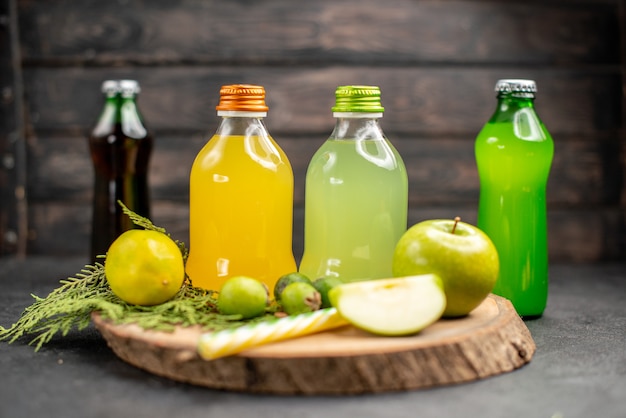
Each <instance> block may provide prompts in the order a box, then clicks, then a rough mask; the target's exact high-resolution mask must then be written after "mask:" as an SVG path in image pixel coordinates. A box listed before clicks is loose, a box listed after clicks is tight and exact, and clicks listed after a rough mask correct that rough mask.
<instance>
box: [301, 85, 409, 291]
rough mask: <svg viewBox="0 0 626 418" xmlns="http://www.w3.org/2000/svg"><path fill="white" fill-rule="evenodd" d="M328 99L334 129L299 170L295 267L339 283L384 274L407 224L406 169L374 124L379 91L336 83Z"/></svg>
mask: <svg viewBox="0 0 626 418" xmlns="http://www.w3.org/2000/svg"><path fill="white" fill-rule="evenodd" d="M335 97H336V99H335V100H336V101H335V106H334V107H333V108H332V110H333V116H334V117H335V128H334V130H333V132H332V133H331V135H330V137H329V138H328V139H327V140H326V142H325V143H324V144H322V146H321V147H320V148H319V149H318V150H317V152H316V153H315V154H314V155H313V157H312V159H311V161H310V163H309V166H308V169H307V173H306V183H305V211H304V254H303V256H302V262H301V263H300V272H301V273H303V274H305V275H307V276H308V277H310V278H311V279H315V278H318V277H324V276H334V277H339V278H340V279H342V280H345V281H352V280H366V279H377V278H384V277H391V275H392V272H391V267H392V259H393V252H394V249H395V246H396V244H397V242H398V240H399V239H400V237H401V236H402V234H403V233H404V232H405V231H406V227H407V207H408V179H407V172H406V168H405V166H404V162H403V161H402V158H401V157H400V155H399V154H398V152H397V151H396V149H395V148H394V147H393V145H392V144H391V143H390V142H389V141H388V139H387V138H386V137H385V134H384V133H383V130H382V129H381V127H380V124H379V119H380V118H381V117H382V116H383V112H384V108H383V107H382V105H381V102H380V89H379V88H378V87H376V86H340V87H338V88H337V89H336V91H335Z"/></svg>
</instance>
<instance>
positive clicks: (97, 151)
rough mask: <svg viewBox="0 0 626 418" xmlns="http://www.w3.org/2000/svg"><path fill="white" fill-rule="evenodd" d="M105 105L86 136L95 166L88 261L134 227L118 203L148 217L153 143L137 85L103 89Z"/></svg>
mask: <svg viewBox="0 0 626 418" xmlns="http://www.w3.org/2000/svg"><path fill="white" fill-rule="evenodd" d="M102 92H103V93H104V95H105V103H104V108H103V110H102V113H101V115H100V118H99V119H98V121H97V123H96V125H95V127H94V128H93V130H92V132H91V134H90V136H89V149H90V153H91V158H92V160H93V164H94V190H93V218H92V231H91V259H92V260H94V261H95V260H96V258H97V256H98V255H102V254H106V252H107V250H108V248H109V246H110V245H111V243H112V242H113V241H114V240H115V239H116V238H117V237H118V236H119V235H120V234H121V233H122V232H124V231H127V230H129V229H131V228H133V227H134V225H133V223H132V222H131V221H130V219H129V218H128V216H127V215H125V214H124V213H123V212H122V208H121V207H120V205H119V204H118V203H117V201H118V200H121V201H122V202H123V203H124V204H125V205H126V206H127V207H128V208H129V209H131V210H132V211H134V212H136V213H137V214H139V215H141V216H145V217H149V216H150V196H149V190H148V165H149V160H150V155H151V153H152V145H153V138H152V135H151V134H150V133H149V132H148V130H147V129H146V126H145V124H144V122H143V118H142V116H141V114H140V112H139V109H138V107H137V103H136V97H137V95H138V94H139V92H140V87H139V83H138V82H137V81H135V80H107V81H105V82H103V83H102Z"/></svg>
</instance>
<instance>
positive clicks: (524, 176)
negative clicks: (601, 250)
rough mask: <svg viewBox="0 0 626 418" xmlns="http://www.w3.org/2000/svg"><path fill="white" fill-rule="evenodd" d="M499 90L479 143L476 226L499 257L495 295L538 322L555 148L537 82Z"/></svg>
mask: <svg viewBox="0 0 626 418" xmlns="http://www.w3.org/2000/svg"><path fill="white" fill-rule="evenodd" d="M495 90H496V92H497V98H498V103H497V106H496V110H495V112H494V114H493V116H492V117H491V119H490V120H489V121H488V122H487V123H486V125H485V126H484V127H483V129H482V130H481V131H480V133H479V134H478V137H477V139H476V143H475V154H476V163H477V166H478V174H479V177H480V199H479V207H478V222H477V224H478V227H479V228H480V229H482V230H483V231H484V232H485V233H486V234H487V235H488V236H489V237H490V238H491V240H492V241H493V243H494V244H495V246H496V248H497V250H498V254H499V258H500V275H499V278H498V281H497V282H496V285H495V288H494V289H493V293H495V294H498V295H500V296H503V297H505V298H507V299H509V300H511V302H512V303H513V305H514V306H515V309H516V310H517V312H518V314H519V315H521V316H523V317H536V316H540V315H542V314H543V311H544V309H545V307H546V302H547V298H548V242H547V219H546V217H547V210H546V183H547V181H548V175H549V172H550V166H551V164H552V157H553V155H554V143H553V141H552V137H551V136H550V134H549V133H548V131H547V130H546V128H545V126H544V124H543V123H542V122H541V120H540V119H539V117H538V116H537V113H536V112H535V106H534V99H535V92H536V85H535V82H534V81H533V80H515V79H507V80H499V81H498V82H497V84H496V87H495Z"/></svg>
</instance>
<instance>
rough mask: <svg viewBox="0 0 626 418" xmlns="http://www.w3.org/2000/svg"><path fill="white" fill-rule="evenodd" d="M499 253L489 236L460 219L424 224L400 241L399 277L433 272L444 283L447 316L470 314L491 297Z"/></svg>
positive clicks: (396, 263) (396, 255) (395, 269)
mask: <svg viewBox="0 0 626 418" xmlns="http://www.w3.org/2000/svg"><path fill="white" fill-rule="evenodd" d="M499 268H500V264H499V261H498V252H497V250H496V247H495V246H494V245H493V243H492V242H491V240H490V239H489V237H488V236H487V235H486V234H485V233H484V232H482V231H481V230H480V229H478V228H477V227H475V226H473V225H470V224H467V223H465V222H460V219H459V218H456V219H454V220H452V219H433V220H428V221H423V222H420V223H417V224H415V225H413V226H412V227H411V228H409V229H408V230H407V231H406V232H405V233H404V235H403V236H402V237H401V238H400V240H399V241H398V244H397V245H396V248H395V252H394V255H393V265H392V272H393V275H394V276H396V277H399V276H408V275H415V274H426V273H433V274H436V275H438V276H439V277H441V280H443V286H444V291H445V292H446V299H447V301H448V303H447V306H446V310H445V312H444V314H443V316H445V317H459V316H464V315H467V314H469V313H470V312H471V311H472V310H473V309H474V308H476V307H477V306H478V305H480V303H481V302H482V301H483V300H484V299H485V298H486V297H487V296H488V295H489V293H490V292H491V291H492V290H493V287H494V285H495V283H496V280H497V278H498V272H499Z"/></svg>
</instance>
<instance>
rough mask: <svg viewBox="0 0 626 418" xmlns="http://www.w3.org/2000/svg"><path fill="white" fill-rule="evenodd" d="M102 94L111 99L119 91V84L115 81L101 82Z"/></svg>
mask: <svg viewBox="0 0 626 418" xmlns="http://www.w3.org/2000/svg"><path fill="white" fill-rule="evenodd" d="M101 90H102V93H104V94H106V96H107V97H113V96H115V95H116V94H117V93H119V91H120V83H119V82H118V81H117V80H105V81H103V82H102V88H101Z"/></svg>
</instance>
